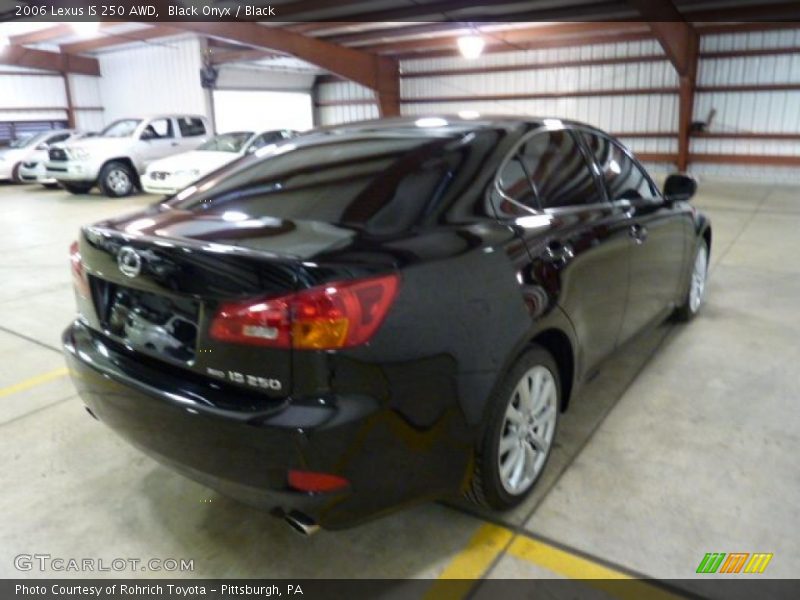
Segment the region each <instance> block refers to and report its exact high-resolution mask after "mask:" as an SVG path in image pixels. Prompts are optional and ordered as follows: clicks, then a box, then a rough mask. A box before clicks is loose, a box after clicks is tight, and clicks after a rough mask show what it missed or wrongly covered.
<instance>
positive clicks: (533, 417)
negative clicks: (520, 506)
mask: <svg viewBox="0 0 800 600" xmlns="http://www.w3.org/2000/svg"><path fill="white" fill-rule="evenodd" d="M557 403H558V388H557V387H556V381H555V378H554V377H553V374H552V373H551V372H550V370H549V369H547V368H546V367H544V366H542V365H537V366H535V367H533V368H531V369H530V370H528V372H527V373H525V375H524V376H523V377H522V379H520V381H519V383H517V386H516V387H515V388H514V391H513V393H512V396H511V399H510V401H509V403H508V407H507V408H506V413H505V418H504V420H503V429H502V432H501V435H500V449H499V452H498V453H497V455H498V458H497V460H498V463H499V464H498V466H499V468H500V471H499V472H500V482H501V483H502V485H503V489H505V491H506V492H508V493H509V494H512V495H514V496H518V495H521V494H524V493H525V492H526V491H527V490H528V489H529V488H530V487H531V486H532V485H533V483H534V482H535V481H536V479H537V477H538V476H539V473H540V472H541V470H542V467H543V466H544V463H545V461H546V460H547V456H548V454H549V453H550V446H551V444H552V442H553V435H554V434H555V431H556V418H557V411H558V405H557Z"/></svg>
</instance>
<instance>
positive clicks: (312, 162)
mask: <svg viewBox="0 0 800 600" xmlns="http://www.w3.org/2000/svg"><path fill="white" fill-rule="evenodd" d="M695 188H696V184H695V182H694V180H692V179H690V178H689V177H687V176H684V175H679V174H675V175H671V176H670V177H668V178H667V180H666V182H665V184H664V190H663V193H662V192H661V191H659V190H658V189H657V187H656V186H655V184H654V183H653V181H652V179H651V177H650V176H649V175H648V173H647V172H646V171H645V170H644V168H642V166H641V165H640V164H639V162H638V161H637V160H636V158H635V157H634V156H633V155H632V154H631V153H630V152H629V151H628V150H627V149H626V148H625V147H624V146H622V145H621V144H620V143H619V142H618V141H616V140H615V139H614V138H613V137H610V136H608V135H607V134H605V133H603V132H601V131H599V130H597V129H594V128H592V127H589V126H586V125H583V124H579V123H574V122H569V121H562V120H557V119H539V120H536V119H520V118H514V117H498V118H475V119H472V120H470V119H459V118H440V117H436V118H433V117H431V118H419V119H416V120H414V119H408V118H402V119H396V120H385V121H375V122H366V123H360V124H355V125H350V126H343V127H338V128H328V129H320V130H316V131H312V132H310V133H307V134H305V135H302V136H300V137H298V138H295V139H292V140H288V141H285V142H282V143H280V144H278V145H276V146H271V147H266V148H264V149H262V150H260V151H259V152H257V153H256V154H255V155H252V156H249V157H246V158H243V159H241V160H239V161H237V162H235V163H233V164H231V165H229V166H226V167H223V168H222V169H220V170H218V171H215V172H213V173H211V174H210V175H208V176H207V177H205V178H204V179H201V180H200V181H198V182H196V183H195V184H194V185H192V186H190V187H189V188H187V189H185V190H183V191H181V192H180V193H178V194H177V195H175V196H174V197H172V198H169V199H167V200H164V201H161V202H159V203H157V204H154V205H152V206H151V207H149V208H147V209H146V210H143V211H141V212H139V213H136V214H133V215H129V216H126V217H123V218H117V219H112V220H107V221H104V222H101V223H98V224H95V225H92V226H87V227H84V228H83V229H82V231H81V234H80V239H79V240H78V241H77V242H76V243H75V244H74V245H73V248H72V270H73V277H74V282H75V290H76V297H77V301H78V309H79V315H78V317H77V319H76V320H75V322H74V323H73V324H72V325H70V327H69V328H68V329H67V330H66V332H65V333H64V337H63V341H64V346H65V350H66V355H67V359H68V362H69V366H70V370H71V372H72V373H73V377H74V381H75V384H76V385H77V387H78V389H79V391H80V394H81V396H82V398H83V400H84V402H85V403H86V405H87V407H88V409H89V411H90V412H91V414H92V415H94V416H95V417H96V418H98V419H99V420H100V421H102V422H104V423H106V424H107V425H108V426H110V427H111V428H112V429H114V430H115V431H116V432H117V433H118V434H120V435H121V436H122V437H124V438H125V439H127V440H128V441H130V442H132V443H133V444H134V445H136V446H137V447H139V448H141V449H142V450H144V451H145V452H147V453H149V454H151V455H152V456H153V457H155V458H156V459H157V460H159V461H161V462H163V463H165V464H167V465H169V466H171V467H173V468H175V469H176V470H178V471H180V472H182V473H184V474H186V475H187V476H189V477H191V478H193V479H195V480H198V481H200V482H203V483H205V484H207V485H208V486H210V487H212V488H215V489H217V490H219V491H220V492H222V493H224V494H228V495H230V496H233V497H236V498H239V499H241V500H242V501H244V502H247V503H249V504H253V505H256V506H259V507H262V508H264V509H267V510H270V511H272V512H273V513H274V514H276V515H278V516H281V517H283V518H285V519H287V520H288V521H289V523H290V524H292V525H293V526H294V527H295V528H297V529H299V530H301V531H305V532H308V531H310V530H312V529H315V528H317V527H319V526H322V527H328V528H338V527H344V526H347V525H351V524H354V523H357V522H359V521H362V520H364V519H366V518H369V517H374V516H376V515H379V514H381V513H384V512H386V511H388V510H390V509H393V508H397V507H399V506H402V505H405V504H408V503H410V502H414V501H419V500H423V499H434V498H443V497H448V496H453V495H456V494H465V495H467V496H468V497H469V498H470V499H472V500H473V501H475V502H478V503H480V504H483V505H486V506H488V507H491V508H494V509H498V510H502V509H506V508H509V507H512V506H514V505H516V504H518V503H519V502H520V501H522V500H523V499H524V498H525V497H526V495H527V494H528V493H529V492H530V491H531V489H532V488H533V486H534V484H535V483H536V481H537V478H538V477H539V476H540V475H541V473H542V471H543V469H544V468H545V464H546V463H547V459H548V456H549V454H550V452H551V449H552V447H553V443H554V438H555V435H556V431H557V428H558V423H559V418H562V417H563V415H564V414H565V412H564V411H567V409H568V407H569V404H570V398H572V397H574V396H575V394H576V390H577V389H578V387H579V386H580V385H581V383H582V382H583V381H584V380H585V379H586V377H587V375H588V374H590V373H593V372H594V371H595V370H596V369H597V368H598V365H599V364H600V362H601V361H602V360H603V359H604V358H606V357H607V356H608V355H609V354H610V353H612V352H613V351H614V350H615V348H617V347H619V346H620V345H622V344H624V343H625V342H626V341H627V340H629V339H630V338H631V337H632V336H634V334H636V333H637V332H638V331H640V330H642V329H644V328H646V327H648V325H651V324H656V323H658V322H660V321H662V320H663V319H665V318H666V317H668V316H670V315H671V314H674V315H676V316H677V317H678V318H681V319H684V320H689V319H691V318H692V317H693V316H694V315H695V314H696V313H697V311H698V309H699V308H700V306H701V303H702V300H703V293H704V288H705V281H706V271H707V265H708V258H709V251H710V247H711V230H710V226H709V222H708V221H707V219H706V218H705V217H703V216H702V215H701V214H699V213H698V212H697V211H696V210H695V209H694V208H693V207H692V206H691V205H690V204H689V203H688V202H687V201H688V200H689V199H690V197H691V196H692V195H693V194H694V192H695ZM585 401H591V398H587V399H586V400H585ZM566 414H568V412H567V413H566Z"/></svg>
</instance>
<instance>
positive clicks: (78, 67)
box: [0, 45, 100, 76]
mask: <svg viewBox="0 0 800 600" xmlns="http://www.w3.org/2000/svg"><path fill="white" fill-rule="evenodd" d="M0 64H3V65H15V66H18V67H28V68H31V69H44V70H46V71H58V72H60V73H76V74H79V75H96V76H99V75H100V65H99V63H98V62H97V60H96V59H94V58H89V57H87V56H75V55H74V54H63V53H61V54H59V53H57V52H45V51H44V50H34V49H33V48H25V47H24V46H13V45H11V46H6V47H5V48H3V49H0Z"/></svg>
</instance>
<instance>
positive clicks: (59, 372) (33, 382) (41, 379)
mask: <svg viewBox="0 0 800 600" xmlns="http://www.w3.org/2000/svg"><path fill="white" fill-rule="evenodd" d="M68 372H69V371H67V368H66V367H62V368H60V369H56V370H55V371H50V372H48V373H42V374H41V375H37V376H35V377H31V378H30V379H25V380H23V381H20V382H19V383H15V384H13V385H9V386H8V387H4V388H0V398H4V397H5V396H10V395H11V394H16V393H18V392H24V391H25V390H29V389H31V388H34V387H36V386H37V385H42V384H43V383H47V382H48V381H53V380H55V379H59V378H61V377H64V376H65V375H66V374H67V373H68Z"/></svg>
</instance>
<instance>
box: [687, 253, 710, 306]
mask: <svg viewBox="0 0 800 600" xmlns="http://www.w3.org/2000/svg"><path fill="white" fill-rule="evenodd" d="M707 274H708V251H707V250H706V247H705V246H704V245H701V246H700V248H699V249H698V251H697V257H696V258H695V259H694V269H693V270H692V287H691V289H690V290H689V308H690V310H691V311H692V312H693V313H696V312H697V311H698V310H699V309H700V305H701V304H702V303H703V296H704V295H705V291H706V275H707Z"/></svg>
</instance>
